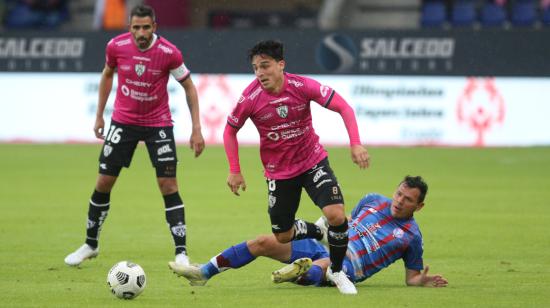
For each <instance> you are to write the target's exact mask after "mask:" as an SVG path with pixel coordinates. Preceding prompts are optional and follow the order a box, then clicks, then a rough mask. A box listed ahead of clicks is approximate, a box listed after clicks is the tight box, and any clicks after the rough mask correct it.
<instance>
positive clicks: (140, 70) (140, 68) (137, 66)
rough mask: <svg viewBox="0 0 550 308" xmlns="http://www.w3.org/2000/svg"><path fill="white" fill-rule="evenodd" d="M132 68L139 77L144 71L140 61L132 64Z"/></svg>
mask: <svg viewBox="0 0 550 308" xmlns="http://www.w3.org/2000/svg"><path fill="white" fill-rule="evenodd" d="M134 70H135V71H136V74H137V75H138V76H139V77H141V75H143V73H145V65H144V64H142V63H138V64H136V65H135V66H134Z"/></svg>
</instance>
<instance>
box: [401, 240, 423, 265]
mask: <svg viewBox="0 0 550 308" xmlns="http://www.w3.org/2000/svg"><path fill="white" fill-rule="evenodd" d="M423 254H424V248H423V247H422V237H421V236H416V237H415V238H414V239H413V240H412V241H411V242H410V244H409V246H408V247H407V250H405V253H404V254H403V262H405V267H406V268H408V269H411V270H417V271H421V270H422V269H424V261H423V259H422V255H423Z"/></svg>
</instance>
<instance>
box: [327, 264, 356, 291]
mask: <svg viewBox="0 0 550 308" xmlns="http://www.w3.org/2000/svg"><path fill="white" fill-rule="evenodd" d="M326 275H327V279H328V280H329V281H331V282H332V283H334V284H335V285H336V287H337V288H338V291H340V293H342V294H346V295H355V294H357V289H356V288H355V285H354V284H353V283H352V282H351V281H350V280H349V278H348V276H346V273H344V271H339V272H336V273H333V272H332V269H331V268H330V267H329V268H327V274H326Z"/></svg>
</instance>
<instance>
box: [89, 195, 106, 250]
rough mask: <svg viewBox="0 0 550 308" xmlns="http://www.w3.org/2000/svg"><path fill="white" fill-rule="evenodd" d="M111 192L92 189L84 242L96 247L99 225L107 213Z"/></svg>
mask: <svg viewBox="0 0 550 308" xmlns="http://www.w3.org/2000/svg"><path fill="white" fill-rule="evenodd" d="M110 196H111V193H100V192H99V191H97V190H94V193H93V194H92V198H91V199H90V203H89V206H88V224H87V227H86V244H88V245H90V246H91V247H93V248H97V246H98V240H99V232H100V231H101V226H102V225H103V222H104V221H105V219H106V218H107V214H108V213H109V207H110V203H109V199H110Z"/></svg>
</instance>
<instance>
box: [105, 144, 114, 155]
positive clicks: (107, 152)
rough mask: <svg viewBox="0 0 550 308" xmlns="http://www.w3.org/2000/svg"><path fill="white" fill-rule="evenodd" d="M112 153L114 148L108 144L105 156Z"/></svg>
mask: <svg viewBox="0 0 550 308" xmlns="http://www.w3.org/2000/svg"><path fill="white" fill-rule="evenodd" d="M112 152H113V147H112V146H110V145H108V144H106V145H104V146H103V155H104V156H105V157H107V156H109V155H111V153H112Z"/></svg>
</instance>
